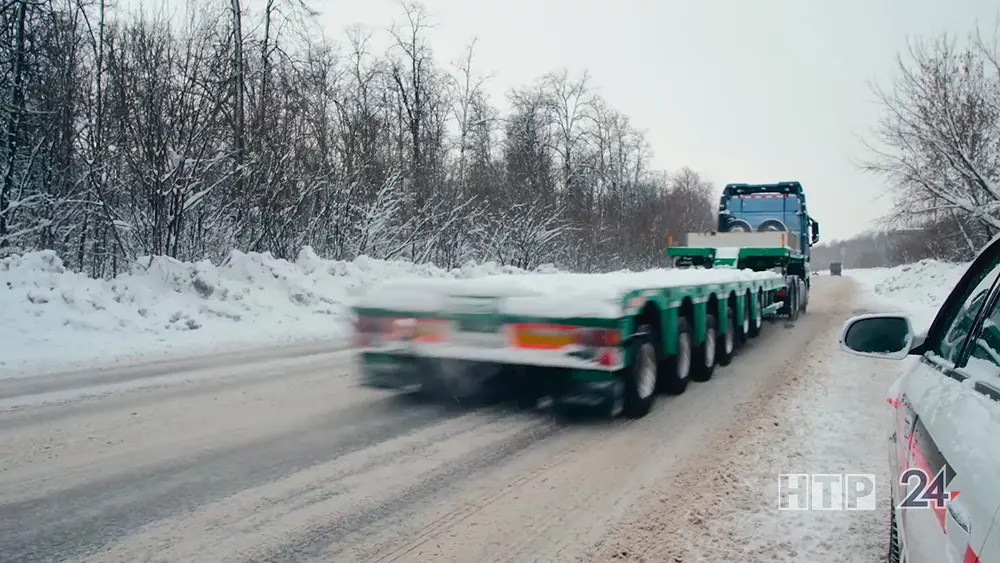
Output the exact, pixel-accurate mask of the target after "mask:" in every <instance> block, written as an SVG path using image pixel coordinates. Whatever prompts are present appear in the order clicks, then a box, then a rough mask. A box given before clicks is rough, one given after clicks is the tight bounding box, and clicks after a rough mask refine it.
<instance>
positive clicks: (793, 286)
mask: <svg viewBox="0 0 1000 563" xmlns="http://www.w3.org/2000/svg"><path fill="white" fill-rule="evenodd" d="M786 291H787V293H786V297H785V299H788V320H789V321H791V322H795V321H796V320H798V318H799V284H798V283H797V282H795V281H793V282H792V283H789V284H788V289H787V290H786Z"/></svg>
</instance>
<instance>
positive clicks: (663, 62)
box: [311, 0, 998, 241]
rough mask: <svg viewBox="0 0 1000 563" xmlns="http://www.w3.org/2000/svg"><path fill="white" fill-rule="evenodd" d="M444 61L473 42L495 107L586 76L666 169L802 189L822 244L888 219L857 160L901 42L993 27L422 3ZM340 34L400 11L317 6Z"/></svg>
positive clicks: (592, 0) (859, 8) (896, 2)
mask: <svg viewBox="0 0 1000 563" xmlns="http://www.w3.org/2000/svg"><path fill="white" fill-rule="evenodd" d="M423 4H424V6H426V7H427V8H428V11H429V12H430V13H431V15H432V17H433V21H434V23H435V25H436V27H435V29H434V30H433V31H432V32H431V34H432V35H431V42H432V47H433V48H434V50H435V52H436V55H437V58H438V60H440V61H442V62H445V61H449V60H451V59H453V58H455V57H457V56H459V55H460V54H461V52H462V50H463V49H464V47H465V46H466V45H467V44H468V43H469V40H470V39H472V38H473V37H478V40H479V41H478V44H477V47H476V50H477V54H476V57H477V61H476V64H477V66H478V68H479V69H480V71H481V72H484V73H492V74H493V75H494V77H493V78H492V80H491V82H490V84H491V90H492V91H493V92H495V96H496V98H497V101H500V97H501V96H502V95H503V93H504V92H505V91H506V90H507V89H509V88H510V87H513V86H516V85H521V84H525V83H528V82H530V81H532V80H533V79H534V78H536V77H538V76H540V75H541V74H544V73H545V72H547V71H550V70H554V69H559V68H564V67H565V68H568V69H569V70H570V71H580V70H583V69H588V70H589V71H590V73H591V76H592V79H593V84H594V86H595V87H596V88H597V89H598V90H599V92H600V93H601V94H602V95H603V96H604V97H605V98H606V99H607V100H608V101H609V102H610V103H611V104H612V105H613V106H614V107H616V108H617V109H618V110H620V111H622V112H624V113H626V114H628V115H629V116H630V117H631V118H632V119H633V122H634V124H635V125H636V126H638V127H639V128H641V129H645V130H646V131H647V133H648V136H649V140H650V142H651V144H652V148H653V151H654V153H655V165H656V166H657V167H658V168H664V169H667V170H672V169H676V168H679V167H681V166H685V165H687V166H691V167H692V168H694V169H696V170H698V171H699V172H701V173H703V174H704V175H705V176H707V177H708V178H709V179H710V180H712V181H714V182H716V183H718V184H720V189H721V184H724V183H726V182H741V181H747V182H766V181H777V180H799V181H801V182H802V183H803V185H804V186H805V189H806V190H807V194H808V200H809V204H810V212H811V213H812V214H813V215H814V216H815V217H816V218H817V219H818V220H819V221H820V224H821V230H822V234H823V239H824V240H827V241H829V240H832V239H834V238H844V237H848V236H850V235H853V234H855V233H857V232H859V231H862V230H864V229H865V228H867V227H868V226H869V225H871V224H872V222H873V221H874V220H876V219H878V218H879V217H880V216H881V215H882V214H883V213H885V212H886V211H887V206H888V201H885V198H882V199H876V198H878V196H879V195H881V194H883V193H884V191H885V188H884V186H883V185H882V184H881V183H880V182H879V180H878V179H877V178H873V177H870V176H868V175H866V174H863V173H861V172H860V171H858V170H857V169H856V167H855V166H854V165H853V164H852V159H857V158H861V157H863V156H864V154H865V153H864V148H863V147H862V146H861V144H860V141H859V140H858V138H857V137H858V136H859V135H867V134H868V133H869V131H870V129H871V127H872V126H873V125H874V123H875V121H876V119H877V116H878V108H877V106H876V104H875V103H874V100H873V96H872V94H871V89H870V84H871V83H872V82H873V81H877V82H879V83H884V84H888V83H889V81H890V80H891V78H892V76H893V70H894V64H895V61H894V58H895V55H896V53H897V52H898V51H899V50H900V49H904V48H905V47H906V40H907V37H913V36H918V35H919V36H927V35H936V34H939V33H941V32H951V33H954V34H958V35H961V36H963V37H964V36H965V35H966V34H967V33H968V32H970V31H972V30H973V29H974V26H975V25H976V23H977V21H978V22H980V23H981V24H982V25H983V26H992V25H993V24H994V23H995V21H996V17H997V15H998V4H997V2H996V0H835V1H834V0H805V1H804V0H754V1H748V0H700V1H696V0H685V1H680V0H615V1H613V0H423ZM311 5H312V6H314V7H316V8H317V9H319V10H320V11H321V12H322V16H321V20H322V22H323V25H324V27H326V28H327V30H328V31H329V32H330V33H331V35H334V36H337V35H339V34H341V30H342V29H343V28H344V27H345V26H346V25H349V24H352V23H361V24H364V25H367V26H371V27H375V28H385V27H386V26H387V25H388V24H389V23H391V21H393V20H394V19H397V20H398V19H399V18H400V17H401V14H402V12H401V10H400V8H399V6H398V3H397V2H396V1H395V0H314V1H313V2H312V3H311Z"/></svg>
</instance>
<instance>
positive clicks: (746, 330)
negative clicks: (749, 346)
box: [736, 293, 753, 345]
mask: <svg viewBox="0 0 1000 563" xmlns="http://www.w3.org/2000/svg"><path fill="white" fill-rule="evenodd" d="M751 299H753V297H751V296H750V294H749V293H747V294H746V295H744V296H743V322H741V323H740V327H739V329H738V330H737V331H736V335H737V336H738V338H737V340H736V343H737V344H738V345H743V344H746V342H747V340H750V300H751Z"/></svg>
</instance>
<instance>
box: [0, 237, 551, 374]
mask: <svg viewBox="0 0 1000 563" xmlns="http://www.w3.org/2000/svg"><path fill="white" fill-rule="evenodd" d="M539 271H542V272H555V271H556V270H555V269H554V268H552V267H551V266H546V267H542V268H540V269H539ZM526 273H528V272H525V271H523V270H519V269H517V268H512V267H502V266H498V265H497V264H495V263H486V264H469V265H466V266H463V267H462V268H457V269H453V270H444V269H441V268H437V267H435V266H432V265H426V264H413V263H410V262H404V261H385V260H375V259H370V258H367V257H360V258H357V259H356V260H353V261H350V262H345V261H332V260H324V259H322V258H320V257H318V256H317V255H316V254H315V253H314V252H313V251H312V249H310V248H305V249H303V250H302V251H301V252H300V253H299V255H298V257H297V259H296V260H295V261H294V262H289V261H286V260H279V259H275V258H274V257H272V256H271V255H270V254H268V253H264V254H258V253H249V254H244V253H242V252H236V251H234V252H233V253H232V254H231V255H230V256H229V258H228V259H227V260H226V261H225V262H224V264H223V265H218V266H217V265H214V264H212V263H211V262H208V261H202V262H197V263H185V262H179V261H177V260H172V259H169V258H163V257H157V258H155V259H148V258H147V259H144V260H143V261H142V262H141V263H139V264H137V265H136V266H135V267H134V268H133V270H132V271H131V273H128V274H123V275H120V276H118V277H116V278H114V279H111V280H102V279H93V278H89V277H87V276H85V275H83V274H80V273H76V272H72V271H69V270H67V269H66V268H65V266H64V265H63V263H62V261H61V260H60V259H59V257H58V256H57V255H56V254H55V253H54V252H50V251H48V252H34V253H30V254H25V255H17V256H13V257H9V258H4V259H2V260H0V283H2V286H0V321H2V322H0V376H3V375H12V374H15V373H38V372H42V371H49V370H60V369H72V368H76V367H90V366H94V365H95V364H100V365H105V364H113V363H115V362H117V361H122V360H134V359H138V358H139V357H147V358H148V357H150V356H163V357H178V356H181V355H184V356H191V355H196V354H200V353H206V352H219V351H227V350H236V349H240V348H244V347H248V346H255V345H280V344H286V343H291V342H300V341H309V340H331V341H337V340H341V339H344V338H345V337H346V336H347V334H348V331H349V328H350V319H351V317H350V312H349V308H350V306H351V304H352V303H353V302H354V301H355V300H356V299H357V297H358V295H360V294H361V293H362V292H363V290H364V289H365V288H368V287H371V286H372V285H373V284H375V283H378V282H381V281H384V280H387V279H397V280H406V279H427V278H445V279H447V278H450V279H455V278H466V279H468V278H478V277H482V276H500V277H503V278H509V277H510V276H512V275H519V274H521V275H523V274H526Z"/></svg>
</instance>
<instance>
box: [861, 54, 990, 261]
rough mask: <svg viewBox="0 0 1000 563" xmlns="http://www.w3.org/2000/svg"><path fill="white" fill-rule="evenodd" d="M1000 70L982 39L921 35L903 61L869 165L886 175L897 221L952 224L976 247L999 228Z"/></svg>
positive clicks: (965, 243)
mask: <svg viewBox="0 0 1000 563" xmlns="http://www.w3.org/2000/svg"><path fill="white" fill-rule="evenodd" d="M998 79H1000V69H998V67H997V65H996V63H995V57H994V58H993V59H992V60H991V55H990V53H989V51H988V50H987V49H986V48H985V42H984V41H983V40H982V39H979V40H978V41H977V42H972V43H971V44H970V45H969V46H967V47H964V48H959V47H957V46H956V42H955V41H954V40H952V39H950V38H948V37H940V38H938V39H936V40H934V41H931V42H923V41H921V42H916V43H915V44H914V45H912V46H911V47H910V49H909V51H908V56H907V58H905V59H904V58H903V57H900V58H899V61H898V77H897V79H896V82H895V83H894V84H893V88H892V89H891V90H890V91H883V90H877V95H878V98H879V100H880V101H881V103H882V105H883V108H884V109H883V117H882V120H881V121H880V123H879V127H878V131H877V141H878V145H875V144H874V143H869V145H868V146H869V149H870V151H871V152H872V155H873V157H872V158H871V159H870V160H869V161H868V162H866V163H865V165H864V166H865V169H866V170H868V171H870V172H874V173H876V174H879V175H881V176H882V177H884V178H886V179H887V180H888V182H889V185H890V187H891V189H892V193H893V195H894V196H895V215H896V217H895V218H896V219H897V224H904V225H906V224H913V223H914V222H916V223H918V224H921V223H936V224H941V222H942V221H945V222H950V223H952V224H953V225H954V230H955V232H956V234H957V235H958V237H957V240H956V242H957V243H958V244H959V245H961V246H962V247H963V248H964V249H965V253H966V254H969V253H974V252H976V251H977V250H978V248H980V247H981V246H982V245H983V244H985V242H986V241H988V240H989V239H990V238H992V237H993V236H994V235H995V234H997V233H998V232H1000V150H998V148H1000V88H998V86H997V84H998Z"/></svg>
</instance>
